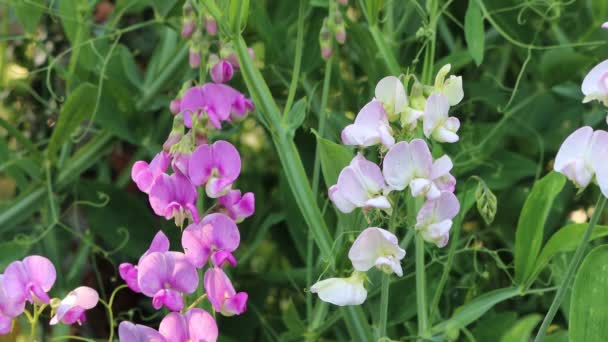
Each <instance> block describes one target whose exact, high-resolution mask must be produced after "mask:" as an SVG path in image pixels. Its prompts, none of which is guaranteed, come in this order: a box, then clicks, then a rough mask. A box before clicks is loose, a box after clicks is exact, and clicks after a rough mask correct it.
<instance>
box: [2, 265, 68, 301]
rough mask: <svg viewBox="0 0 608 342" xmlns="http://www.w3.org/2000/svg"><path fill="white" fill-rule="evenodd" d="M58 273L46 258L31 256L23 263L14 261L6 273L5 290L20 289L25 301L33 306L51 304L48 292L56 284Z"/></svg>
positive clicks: (4, 279) (4, 278)
mask: <svg viewBox="0 0 608 342" xmlns="http://www.w3.org/2000/svg"><path fill="white" fill-rule="evenodd" d="M56 278H57V273H56V271H55V266H53V263H51V261H50V260H49V259H47V258H45V257H42V256H39V255H31V256H28V257H25V259H23V261H13V262H12V263H10V264H9V265H8V267H7V268H6V270H5V271H4V277H3V282H4V284H5V286H6V287H5V289H8V288H12V289H15V288H18V287H20V288H21V289H20V291H19V292H20V293H21V292H22V293H24V295H25V299H26V300H28V301H29V302H30V303H33V304H41V303H45V304H49V303H50V301H51V299H50V298H49V295H48V294H47V292H49V291H50V290H51V288H52V287H53V285H54V284H55V279H56Z"/></svg>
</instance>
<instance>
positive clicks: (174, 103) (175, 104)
mask: <svg viewBox="0 0 608 342" xmlns="http://www.w3.org/2000/svg"><path fill="white" fill-rule="evenodd" d="M180 102H181V100H180V99H173V100H171V102H169V110H170V111H171V114H174V115H177V114H179V107H180Z"/></svg>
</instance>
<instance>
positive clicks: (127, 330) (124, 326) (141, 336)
mask: <svg viewBox="0 0 608 342" xmlns="http://www.w3.org/2000/svg"><path fill="white" fill-rule="evenodd" d="M170 315H171V314H170ZM118 339H119V340H120V342H166V341H167V340H166V339H165V338H164V337H163V336H162V335H161V334H160V333H159V332H158V331H156V330H154V329H152V328H150V327H147V326H145V325H139V324H133V323H131V322H126V321H123V322H121V323H120V325H119V326H118Z"/></svg>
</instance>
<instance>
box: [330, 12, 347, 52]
mask: <svg viewBox="0 0 608 342" xmlns="http://www.w3.org/2000/svg"><path fill="white" fill-rule="evenodd" d="M333 22H334V36H335V37H336V40H337V41H338V43H339V44H344V43H345V42H346V28H345V27H344V18H342V13H340V11H338V10H336V12H335V14H334V18H333Z"/></svg>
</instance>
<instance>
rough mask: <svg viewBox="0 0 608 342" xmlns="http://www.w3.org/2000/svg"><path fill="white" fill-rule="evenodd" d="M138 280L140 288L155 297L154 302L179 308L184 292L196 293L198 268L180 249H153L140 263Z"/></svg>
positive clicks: (147, 294) (181, 304) (155, 304)
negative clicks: (159, 250)
mask: <svg viewBox="0 0 608 342" xmlns="http://www.w3.org/2000/svg"><path fill="white" fill-rule="evenodd" d="M137 283H138V285H139V288H140V289H141V292H142V293H143V294H145V295H146V296H148V297H152V306H153V307H154V308H155V309H157V310H158V309H160V308H161V307H162V306H166V307H167V308H168V309H169V310H172V311H180V310H181V309H183V308H184V299H183V298H182V294H183V293H193V292H194V291H195V290H196V287H197V286H198V274H197V273H196V268H195V267H194V266H192V264H191V263H190V262H189V261H188V260H187V259H186V256H185V255H184V254H183V253H179V252H164V253H163V252H152V253H150V254H148V255H147V256H146V257H145V258H143V259H142V260H141V261H140V262H139V265H138V275H137Z"/></svg>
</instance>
